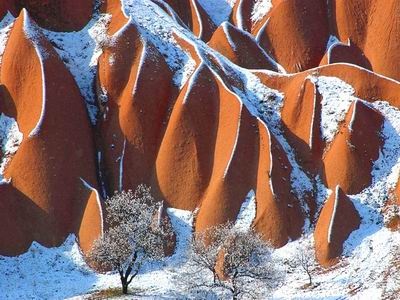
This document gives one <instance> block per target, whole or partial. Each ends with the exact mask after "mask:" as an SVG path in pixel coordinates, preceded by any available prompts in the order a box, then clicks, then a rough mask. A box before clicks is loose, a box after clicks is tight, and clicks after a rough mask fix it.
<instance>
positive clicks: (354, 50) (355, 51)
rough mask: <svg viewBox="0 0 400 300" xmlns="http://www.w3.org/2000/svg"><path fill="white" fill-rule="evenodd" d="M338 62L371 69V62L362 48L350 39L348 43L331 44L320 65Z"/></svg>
mask: <svg viewBox="0 0 400 300" xmlns="http://www.w3.org/2000/svg"><path fill="white" fill-rule="evenodd" d="M340 62H343V63H349V64H353V65H358V66H360V67H363V68H365V69H369V70H371V69H372V66H371V64H370V63H369V61H368V59H367V58H366V57H365V55H364V53H363V52H362V50H361V49H360V48H359V47H358V46H357V45H356V44H354V43H353V42H351V41H350V39H349V41H348V44H344V43H337V44H334V45H332V46H331V47H330V48H329V49H328V50H327V53H326V54H325V56H324V57H323V58H322V60H321V63H320V65H326V64H334V63H340Z"/></svg>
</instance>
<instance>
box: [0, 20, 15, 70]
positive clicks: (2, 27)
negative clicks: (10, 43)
mask: <svg viewBox="0 0 400 300" xmlns="http://www.w3.org/2000/svg"><path fill="white" fill-rule="evenodd" d="M14 20H15V19H14V17H13V16H12V15H11V14H10V12H7V15H6V16H5V17H4V18H3V19H2V20H1V21H0V64H1V60H2V58H3V54H4V50H5V49H6V44H7V40H8V36H9V34H10V31H11V28H12V26H13V25H14Z"/></svg>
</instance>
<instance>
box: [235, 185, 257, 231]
mask: <svg viewBox="0 0 400 300" xmlns="http://www.w3.org/2000/svg"><path fill="white" fill-rule="evenodd" d="M255 218H256V194H255V193H254V191H253V190H251V191H250V192H249V193H248V194H247V196H246V199H245V200H244V202H243V203H242V206H241V207H240V211H239V214H238V216H237V218H236V221H235V225H234V227H235V228H238V229H240V230H248V229H249V228H250V227H251V225H252V224H253V221H254V219H255Z"/></svg>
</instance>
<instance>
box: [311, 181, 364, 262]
mask: <svg viewBox="0 0 400 300" xmlns="http://www.w3.org/2000/svg"><path fill="white" fill-rule="evenodd" d="M360 222H361V220H360V216H359V214H358V212H357V210H356V208H355V207H354V204H353V202H352V201H351V200H350V199H349V198H348V197H347V195H346V194H345V193H344V192H343V191H342V189H341V188H340V187H339V186H337V187H336V188H335V190H334V191H333V193H332V194H331V196H329V198H328V200H327V201H326V202H325V204H324V207H323V208H322V211H321V214H320V216H319V218H318V222H317V225H316V227H315V232H314V240H315V250H316V256H317V260H318V261H319V263H320V264H321V265H322V266H324V267H328V266H331V265H332V264H335V263H336V262H337V261H338V258H339V257H340V256H341V255H342V252H343V243H344V242H345V241H346V240H347V238H348V237H349V235H350V234H351V233H352V232H353V231H354V230H356V229H357V228H358V227H359V226H360Z"/></svg>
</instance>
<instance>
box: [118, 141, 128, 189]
mask: <svg viewBox="0 0 400 300" xmlns="http://www.w3.org/2000/svg"><path fill="white" fill-rule="evenodd" d="M125 148H126V138H125V139H124V145H123V146H122V152H121V156H120V157H119V191H120V192H121V191H122V188H123V179H124V157H125Z"/></svg>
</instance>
